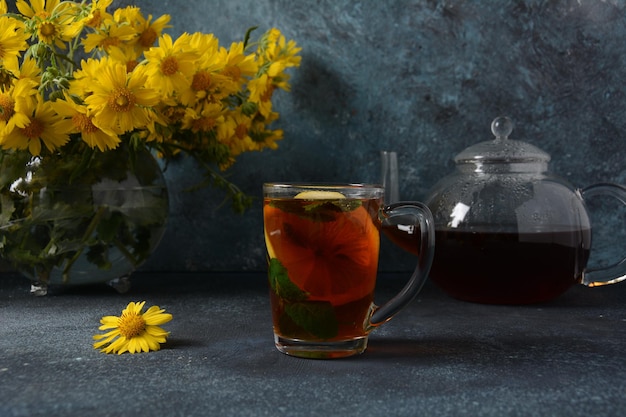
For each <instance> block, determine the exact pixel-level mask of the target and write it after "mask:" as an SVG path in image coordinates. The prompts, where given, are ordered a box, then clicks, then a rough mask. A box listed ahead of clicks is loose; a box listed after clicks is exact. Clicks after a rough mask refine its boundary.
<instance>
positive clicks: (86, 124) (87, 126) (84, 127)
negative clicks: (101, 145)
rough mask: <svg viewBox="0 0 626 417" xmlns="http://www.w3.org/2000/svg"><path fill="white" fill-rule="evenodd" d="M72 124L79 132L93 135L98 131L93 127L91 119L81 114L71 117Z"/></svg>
mask: <svg viewBox="0 0 626 417" xmlns="http://www.w3.org/2000/svg"><path fill="white" fill-rule="evenodd" d="M72 123H74V126H76V127H77V128H78V130H79V131H81V132H85V133H93V132H97V131H98V128H97V127H96V126H94V124H93V123H92V122H91V119H90V118H89V117H87V116H86V115H84V114H82V113H76V114H75V115H74V116H73V117H72Z"/></svg>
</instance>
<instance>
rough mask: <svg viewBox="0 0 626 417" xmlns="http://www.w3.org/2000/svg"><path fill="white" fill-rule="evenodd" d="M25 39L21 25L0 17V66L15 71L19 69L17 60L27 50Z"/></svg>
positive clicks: (15, 21)
mask: <svg viewBox="0 0 626 417" xmlns="http://www.w3.org/2000/svg"><path fill="white" fill-rule="evenodd" d="M27 39H28V34H27V33H25V32H24V30H23V28H22V27H21V23H19V22H18V21H17V20H15V19H13V18H10V17H6V16H0V66H3V67H4V68H6V69H9V70H11V71H16V70H17V69H18V68H19V64H18V61H17V58H18V57H19V56H20V55H21V52H22V51H25V50H26V48H28V44H27V43H26V40H27Z"/></svg>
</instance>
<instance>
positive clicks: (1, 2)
mask: <svg viewBox="0 0 626 417" xmlns="http://www.w3.org/2000/svg"><path fill="white" fill-rule="evenodd" d="M7 11H8V7H7V2H6V1H5V0H0V14H5V13H6V12H7Z"/></svg>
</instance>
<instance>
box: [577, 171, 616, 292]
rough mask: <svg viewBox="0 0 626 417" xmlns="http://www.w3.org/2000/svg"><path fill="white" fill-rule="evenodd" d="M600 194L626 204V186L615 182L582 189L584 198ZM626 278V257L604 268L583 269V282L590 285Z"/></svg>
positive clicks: (614, 281) (594, 285)
mask: <svg viewBox="0 0 626 417" xmlns="http://www.w3.org/2000/svg"><path fill="white" fill-rule="evenodd" d="M598 195H608V196H611V197H615V198H617V199H618V200H619V201H621V202H622V204H624V205H626V187H624V186H623V185H620V184H613V183H598V184H594V185H590V186H589V187H586V188H584V189H583V190H582V196H583V199H585V200H587V199H588V198H590V197H594V196H598ZM623 280H626V257H623V258H622V259H621V260H620V261H619V262H617V263H615V264H613V265H609V266H606V267H602V268H594V269H589V270H585V271H583V277H582V283H583V284H584V285H586V286H588V287H598V286H601V285H608V284H614V283H617V282H621V281H623Z"/></svg>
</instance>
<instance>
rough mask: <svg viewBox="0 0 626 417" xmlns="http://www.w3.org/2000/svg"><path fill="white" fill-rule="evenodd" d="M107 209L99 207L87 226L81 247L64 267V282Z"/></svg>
mask: <svg viewBox="0 0 626 417" xmlns="http://www.w3.org/2000/svg"><path fill="white" fill-rule="evenodd" d="M105 210H106V207H99V208H98V211H97V212H96V214H95V215H94V216H93V218H92V219H91V222H90V223H89V226H88V227H87V230H85V233H84V234H83V237H82V239H81V243H82V244H81V248H80V249H79V250H77V251H76V253H75V254H74V256H72V258H71V259H70V260H69V261H68V262H67V265H65V268H64V269H63V282H64V283H67V282H68V280H69V277H70V275H69V273H70V269H71V268H72V265H74V263H75V262H76V261H77V260H78V258H79V257H80V255H82V253H83V251H84V250H85V243H86V242H87V240H88V239H89V236H91V234H92V233H93V231H94V230H96V227H97V226H98V223H100V219H101V218H102V216H103V215H104V212H105Z"/></svg>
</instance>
